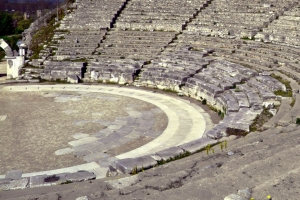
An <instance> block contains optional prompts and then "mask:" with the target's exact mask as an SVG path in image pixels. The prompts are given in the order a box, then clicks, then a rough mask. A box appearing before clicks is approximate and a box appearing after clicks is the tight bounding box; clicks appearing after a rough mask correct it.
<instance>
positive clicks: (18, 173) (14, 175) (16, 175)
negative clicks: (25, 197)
mask: <svg viewBox="0 0 300 200" xmlns="http://www.w3.org/2000/svg"><path fill="white" fill-rule="evenodd" d="M22 173H23V171H22V170H11V171H8V172H7V173H6V176H5V179H11V180H18V179H21V178H22Z"/></svg>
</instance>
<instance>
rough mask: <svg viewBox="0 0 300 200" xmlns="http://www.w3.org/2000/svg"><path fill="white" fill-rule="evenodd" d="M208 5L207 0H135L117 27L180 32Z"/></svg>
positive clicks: (117, 23)
mask: <svg viewBox="0 0 300 200" xmlns="http://www.w3.org/2000/svg"><path fill="white" fill-rule="evenodd" d="M206 5H207V1H206V0H192V1H186V0H184V1H172V0H168V1H158V0H154V1H142V0H133V1H130V2H129V3H128V4H127V6H126V9H125V10H124V12H123V13H122V14H121V16H120V17H119V18H118V20H117V22H116V28H118V29H130V30H148V31H153V30H154V31H155V30H156V31H176V32H180V31H181V30H182V28H183V26H184V25H185V23H186V22H188V21H189V19H190V18H191V17H192V16H193V15H194V14H196V13H197V11H199V10H200V9H201V8H204V7H205V6H206ZM154 8H155V9H154Z"/></svg>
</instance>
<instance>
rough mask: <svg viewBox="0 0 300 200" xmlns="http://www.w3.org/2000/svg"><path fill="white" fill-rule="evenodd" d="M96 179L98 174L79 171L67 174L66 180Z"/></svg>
mask: <svg viewBox="0 0 300 200" xmlns="http://www.w3.org/2000/svg"><path fill="white" fill-rule="evenodd" d="M92 179H96V175H95V174H94V173H92V172H88V171H78V172H75V173H70V174H66V180H67V181H72V182H81V181H87V180H92Z"/></svg>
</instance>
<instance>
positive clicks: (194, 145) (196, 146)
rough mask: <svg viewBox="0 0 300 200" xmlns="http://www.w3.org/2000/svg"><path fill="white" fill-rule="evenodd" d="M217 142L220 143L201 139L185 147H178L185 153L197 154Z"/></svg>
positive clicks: (186, 144) (184, 145)
mask: <svg viewBox="0 0 300 200" xmlns="http://www.w3.org/2000/svg"><path fill="white" fill-rule="evenodd" d="M217 142H218V141H216V140H213V139H209V138H200V139H197V140H194V141H191V142H188V143H185V144H183V145H180V146H178V147H180V148H181V149H183V150H184V151H188V152H190V153H195V152H196V151H198V150H200V149H202V148H204V147H206V146H207V145H208V144H210V145H212V144H215V143H217Z"/></svg>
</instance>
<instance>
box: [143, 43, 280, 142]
mask: <svg viewBox="0 0 300 200" xmlns="http://www.w3.org/2000/svg"><path fill="white" fill-rule="evenodd" d="M206 56H207V53H204V51H203V52H201V51H193V49H192V48H191V47H187V46H182V47H181V48H179V50H178V51H176V52H174V53H173V54H172V53H169V54H164V56H161V58H160V59H157V60H153V61H152V63H151V64H150V65H148V66H147V68H146V69H144V70H143V72H142V75H141V77H140V81H139V82H140V84H141V85H143V86H148V87H149V86H150V87H157V88H160V89H171V90H174V91H180V92H182V93H183V94H184V95H186V96H190V97H192V98H195V99H198V100H201V101H202V102H204V101H205V102H206V103H208V104H209V105H210V106H212V107H213V108H215V109H217V110H218V111H219V112H221V113H225V118H224V120H223V121H222V122H221V123H220V124H218V125H217V126H216V127H215V128H213V129H212V130H210V131H208V132H207V136H208V137H211V138H219V137H221V136H224V135H226V134H228V133H230V132H231V131H232V130H236V131H245V132H249V127H250V125H251V124H252V123H253V120H254V119H255V118H256V116H257V115H258V114H260V113H261V112H262V110H263V104H265V103H267V102H269V101H271V102H273V101H274V100H276V95H274V94H273V91H275V90H279V89H281V90H285V86H284V85H283V84H282V83H280V82H279V81H278V80H277V79H274V78H272V77H270V76H268V75H258V73H257V72H256V71H254V70H251V69H248V68H244V67H243V66H241V65H238V64H235V63H231V62H228V61H224V60H214V59H212V58H208V57H206ZM197 62H199V63H200V65H199V64H198V65H197V64H196V63H197ZM205 62H206V63H205ZM177 63H181V66H182V64H183V63H184V67H181V68H180V67H179V66H177ZM267 104H268V103H267Z"/></svg>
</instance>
